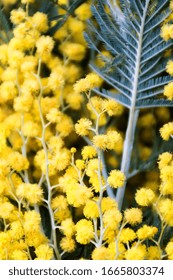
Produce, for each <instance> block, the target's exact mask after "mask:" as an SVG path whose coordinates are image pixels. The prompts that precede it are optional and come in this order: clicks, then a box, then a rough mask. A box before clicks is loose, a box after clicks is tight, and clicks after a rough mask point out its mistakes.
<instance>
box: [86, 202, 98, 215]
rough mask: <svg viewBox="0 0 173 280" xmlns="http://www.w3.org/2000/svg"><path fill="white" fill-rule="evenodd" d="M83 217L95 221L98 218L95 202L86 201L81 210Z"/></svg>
mask: <svg viewBox="0 0 173 280" xmlns="http://www.w3.org/2000/svg"><path fill="white" fill-rule="evenodd" d="M83 213H84V216H85V217H86V218H87V219H95V218H98V217H99V209H98V205H97V203H96V201H94V200H88V201H87V202H86V204H85V206H84V209H83Z"/></svg>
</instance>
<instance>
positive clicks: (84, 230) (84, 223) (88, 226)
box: [75, 219, 94, 244]
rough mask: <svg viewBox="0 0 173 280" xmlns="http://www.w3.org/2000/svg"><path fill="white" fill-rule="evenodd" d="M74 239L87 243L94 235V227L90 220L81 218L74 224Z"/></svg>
mask: <svg viewBox="0 0 173 280" xmlns="http://www.w3.org/2000/svg"><path fill="white" fill-rule="evenodd" d="M75 227H76V240H77V242H78V243H80V244H88V243H90V241H91V239H93V237H94V229H93V224H92V222H91V221H88V220H86V219H81V220H80V221H79V222H77V224H76V226H75Z"/></svg>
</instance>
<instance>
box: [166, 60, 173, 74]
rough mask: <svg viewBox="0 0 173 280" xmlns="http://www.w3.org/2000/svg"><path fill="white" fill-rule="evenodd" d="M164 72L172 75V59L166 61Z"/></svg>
mask: <svg viewBox="0 0 173 280" xmlns="http://www.w3.org/2000/svg"><path fill="white" fill-rule="evenodd" d="M166 72H167V73H168V74H169V75H171V76H172V75H173V61H172V60H169V61H168V63H167V65H166Z"/></svg>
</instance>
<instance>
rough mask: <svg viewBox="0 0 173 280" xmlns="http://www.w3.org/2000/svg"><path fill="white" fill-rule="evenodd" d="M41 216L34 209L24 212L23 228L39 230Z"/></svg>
mask: <svg viewBox="0 0 173 280" xmlns="http://www.w3.org/2000/svg"><path fill="white" fill-rule="evenodd" d="M40 223H41V217H40V214H39V213H37V212H36V211H35V210H29V211H26V212H25V213H24V223H23V226H24V230H25V231H26V232H27V231H30V230H33V231H38V230H40Z"/></svg>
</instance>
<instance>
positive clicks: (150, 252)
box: [147, 246, 161, 260]
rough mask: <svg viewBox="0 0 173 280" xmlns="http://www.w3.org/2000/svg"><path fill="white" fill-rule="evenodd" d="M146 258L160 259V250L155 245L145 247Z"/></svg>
mask: <svg viewBox="0 0 173 280" xmlns="http://www.w3.org/2000/svg"><path fill="white" fill-rule="evenodd" d="M147 260H161V252H160V250H159V248H158V247H157V246H149V247H148V248H147Z"/></svg>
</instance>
